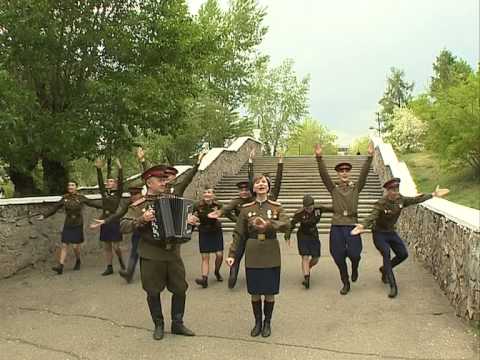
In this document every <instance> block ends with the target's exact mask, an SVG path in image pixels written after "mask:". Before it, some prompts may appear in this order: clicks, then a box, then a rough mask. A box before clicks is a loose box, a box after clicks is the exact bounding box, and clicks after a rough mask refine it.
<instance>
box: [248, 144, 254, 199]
mask: <svg viewBox="0 0 480 360" xmlns="http://www.w3.org/2000/svg"><path fill="white" fill-rule="evenodd" d="M254 157H255V149H254V150H252V151H250V155H249V156H248V188H249V190H250V192H251V193H252V194H253V177H254V172H253V158H254Z"/></svg>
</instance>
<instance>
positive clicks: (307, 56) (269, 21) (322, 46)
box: [188, 0, 479, 145]
mask: <svg viewBox="0 0 480 360" xmlns="http://www.w3.org/2000/svg"><path fill="white" fill-rule="evenodd" d="M203 2H204V1H203V0H188V3H189V4H190V8H191V10H192V11H193V12H196V11H197V9H198V8H199V6H200V4H202V3H203ZM220 2H221V3H222V4H223V5H226V4H228V1H227V0H221V1H220ZM259 3H260V5H261V6H265V7H266V8H267V13H268V15H267V17H266V20H265V24H266V25H267V26H268V28H269V30H268V33H267V35H266V37H265V40H264V42H263V43H262V45H261V49H262V51H263V52H264V53H266V54H268V55H270V57H271V61H272V63H273V64H274V65H278V64H279V63H280V62H281V61H282V60H283V59H285V58H292V59H294V61H295V70H296V72H297V74H299V75H300V76H305V75H306V74H310V76H311V83H310V113H311V115H312V116H313V117H314V118H315V119H317V120H319V121H320V122H321V123H323V124H325V125H326V126H327V127H328V128H329V129H331V130H333V131H334V132H335V133H336V134H337V135H338V137H339V143H340V144H341V145H347V144H349V143H350V141H351V140H352V139H353V138H356V137H359V136H363V135H366V134H367V133H368V131H369V130H368V128H369V126H372V125H374V118H375V115H374V113H375V111H377V110H378V100H379V99H380V97H381V96H382V94H383V91H384V89H385V80H386V76H387V74H388V72H389V69H390V67H392V66H395V67H398V68H401V69H404V70H405V73H406V78H407V80H409V81H414V82H415V88H414V91H415V93H419V92H422V91H424V90H425V88H426V87H427V86H428V83H429V79H430V76H431V75H432V62H433V61H434V60H435V57H436V56H437V55H438V53H439V52H440V51H441V50H442V49H443V48H447V49H449V50H450V51H452V52H453V54H454V55H456V56H458V57H461V58H463V59H465V60H466V61H467V62H468V63H470V64H471V65H472V66H476V64H477V63H478V61H479V0H338V1H333V0H329V1H325V0H296V1H293V0H259Z"/></svg>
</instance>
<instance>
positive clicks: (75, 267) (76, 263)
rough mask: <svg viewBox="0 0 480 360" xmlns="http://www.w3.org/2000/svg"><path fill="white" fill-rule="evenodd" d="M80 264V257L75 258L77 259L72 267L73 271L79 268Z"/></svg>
mask: <svg viewBox="0 0 480 360" xmlns="http://www.w3.org/2000/svg"><path fill="white" fill-rule="evenodd" d="M81 264H82V262H81V261H80V259H77V260H76V261H75V266H74V267H73V270H75V271H78V270H80V266H81Z"/></svg>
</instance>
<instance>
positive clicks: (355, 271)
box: [352, 261, 358, 282]
mask: <svg viewBox="0 0 480 360" xmlns="http://www.w3.org/2000/svg"><path fill="white" fill-rule="evenodd" d="M357 280H358V261H352V282H356V281H357Z"/></svg>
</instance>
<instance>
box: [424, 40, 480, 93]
mask: <svg viewBox="0 0 480 360" xmlns="http://www.w3.org/2000/svg"><path fill="white" fill-rule="evenodd" d="M471 73H472V68H471V67H470V65H468V63H467V62H466V61H465V60H463V59H458V58H457V57H456V56H454V55H453V54H452V53H451V52H450V51H449V50H446V49H443V50H442V51H441V52H440V54H439V55H438V56H437V58H436V59H435V62H434V63H433V76H432V77H431V84H430V94H431V95H432V96H433V97H436V96H437V94H440V93H441V92H443V91H445V90H447V89H448V88H449V87H451V86H455V85H458V84H459V83H461V82H465V81H466V80H467V79H468V76H469V75H470V74H471Z"/></svg>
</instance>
